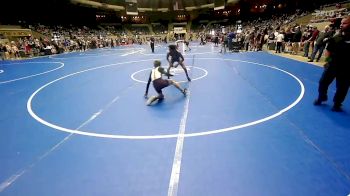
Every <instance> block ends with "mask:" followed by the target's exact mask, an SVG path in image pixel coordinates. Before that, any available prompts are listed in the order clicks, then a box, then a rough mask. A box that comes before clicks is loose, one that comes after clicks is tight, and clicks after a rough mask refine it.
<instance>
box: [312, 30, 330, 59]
mask: <svg viewBox="0 0 350 196" xmlns="http://www.w3.org/2000/svg"><path fill="white" fill-rule="evenodd" d="M332 36H333V31H332V30H331V29H330V27H329V26H328V25H327V26H325V28H324V30H323V31H321V32H320V33H319V34H318V36H317V38H316V41H315V47H314V50H313V52H312V54H311V58H310V60H309V62H313V61H314V59H315V56H316V54H317V52H318V57H317V59H316V62H318V61H320V59H321V56H322V54H323V50H324V49H325V47H326V44H327V42H328V40H329V39H330V38H331V37H332Z"/></svg>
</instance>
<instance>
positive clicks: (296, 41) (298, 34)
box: [292, 26, 302, 54]
mask: <svg viewBox="0 0 350 196" xmlns="http://www.w3.org/2000/svg"><path fill="white" fill-rule="evenodd" d="M301 36H302V33H301V31H300V27H299V26H297V27H295V31H294V35H293V41H292V48H293V52H292V54H298V52H299V46H300V41H301Z"/></svg>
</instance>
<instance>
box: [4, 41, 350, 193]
mask: <svg viewBox="0 0 350 196" xmlns="http://www.w3.org/2000/svg"><path fill="white" fill-rule="evenodd" d="M191 47H192V50H191V51H190V52H186V53H184V57H185V64H186V65H187V67H188V69H189V75H190V77H191V78H192V82H190V83H189V82H187V80H186V76H185V74H184V72H183V70H182V68H181V67H180V66H179V67H177V68H175V69H173V70H172V72H173V73H174V74H175V76H174V77H172V79H174V80H176V81H178V82H180V85H181V86H182V87H186V88H188V90H189V91H188V92H189V93H188V95H187V96H186V97H184V96H183V95H182V94H181V93H180V92H179V91H178V90H177V89H176V88H175V87H173V86H170V87H168V88H166V89H165V90H164V95H165V99H164V101H162V102H161V103H156V104H154V105H152V106H146V105H145V103H146V100H145V98H144V97H143V95H144V92H145V88H146V82H147V80H148V76H149V72H150V70H151V68H152V66H153V61H154V60H157V59H159V60H160V61H161V62H162V66H163V67H165V68H167V67H168V63H167V61H166V59H165V57H166V53H167V46H166V45H158V46H157V47H156V49H155V53H151V51H150V48H149V47H148V46H120V47H117V48H113V49H96V50H89V51H86V52H74V53H69V54H61V55H53V56H48V57H42V58H35V59H28V60H21V61H2V62H0V70H1V71H0V92H1V96H0V103H1V112H0V122H1V123H0V195H1V196H2V195H6V196H7V195H8V196H14V195H26V196H29V195H30V196H40V195H43V196H44V195H50V196H62V195H65V196H68V195H74V196H77V195H101V196H102V195H120V196H126V195H127V196H140V195H147V196H164V195H168V196H175V195H178V196H232V195H254V196H257V195H259V196H265V195H266V196H282V195H283V196H289V195H290V196H301V195H303V196H304V195H305V196H322V195H324V196H347V195H349V194H350V153H349V152H350V101H349V99H347V100H346V101H345V102H344V106H343V108H344V112H342V113H336V112H332V111H331V106H332V102H331V98H332V97H333V95H334V92H335V85H334V84H333V85H332V86H331V88H330V90H329V97H330V99H329V101H328V102H327V103H326V104H324V105H322V106H319V107H316V106H314V105H313V104H312V102H313V100H314V99H315V98H316V97H317V88H318V80H319V78H320V76H321V74H322V68H320V67H316V66H314V65H311V64H307V63H302V62H297V61H294V60H290V59H286V58H282V57H278V56H274V55H272V54H269V53H265V52H249V53H226V54H220V53H219V50H220V48H218V47H213V46H212V45H209V44H208V45H206V46H199V44H198V43H192V46H191ZM152 95H156V92H155V91H154V90H153V87H152V86H150V92H149V96H152Z"/></svg>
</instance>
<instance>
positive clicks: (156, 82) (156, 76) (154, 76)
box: [144, 60, 187, 105]
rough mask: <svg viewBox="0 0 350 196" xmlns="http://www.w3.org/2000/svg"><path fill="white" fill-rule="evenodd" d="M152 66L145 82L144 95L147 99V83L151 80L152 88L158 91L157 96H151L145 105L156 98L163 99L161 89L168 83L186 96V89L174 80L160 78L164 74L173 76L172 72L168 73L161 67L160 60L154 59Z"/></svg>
mask: <svg viewBox="0 0 350 196" xmlns="http://www.w3.org/2000/svg"><path fill="white" fill-rule="evenodd" d="M153 65H154V67H153V69H152V71H151V73H150V74H149V79H148V82H147V86H146V92H145V95H144V97H145V98H146V99H147V98H148V89H149V85H150V83H151V81H152V83H153V87H154V90H155V91H156V92H157V93H158V96H152V97H150V98H149V99H148V100H147V105H151V104H152V103H153V102H154V101H156V100H159V101H161V100H163V99H164V95H163V92H162V89H163V88H165V87H168V86H169V85H173V86H175V87H176V88H177V89H179V91H181V92H182V93H183V94H184V96H186V93H187V89H186V88H184V89H182V88H181V86H180V85H179V83H177V82H175V81H174V80H165V79H163V78H162V75H166V76H168V77H170V76H173V75H172V74H170V73H169V72H166V71H165V70H164V68H163V67H161V66H160V65H161V62H160V61H159V60H155V61H154V63H153Z"/></svg>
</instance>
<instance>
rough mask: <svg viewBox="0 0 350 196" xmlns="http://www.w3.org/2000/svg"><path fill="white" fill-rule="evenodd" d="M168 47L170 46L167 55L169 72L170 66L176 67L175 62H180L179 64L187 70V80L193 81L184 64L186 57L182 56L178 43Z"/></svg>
mask: <svg viewBox="0 0 350 196" xmlns="http://www.w3.org/2000/svg"><path fill="white" fill-rule="evenodd" d="M168 47H169V52H168V54H167V55H166V59H167V60H168V62H169V67H168V71H167V72H168V73H170V68H172V67H174V63H175V62H178V63H179V65H181V67H182V69H183V70H184V71H185V73H186V77H187V80H188V81H189V82H191V78H190V77H189V76H188V72H187V69H186V66H185V64H184V60H185V58H184V57H183V56H182V54H181V53H180V52H179V51H177V50H176V45H169V46H168ZM168 79H169V76H168Z"/></svg>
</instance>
